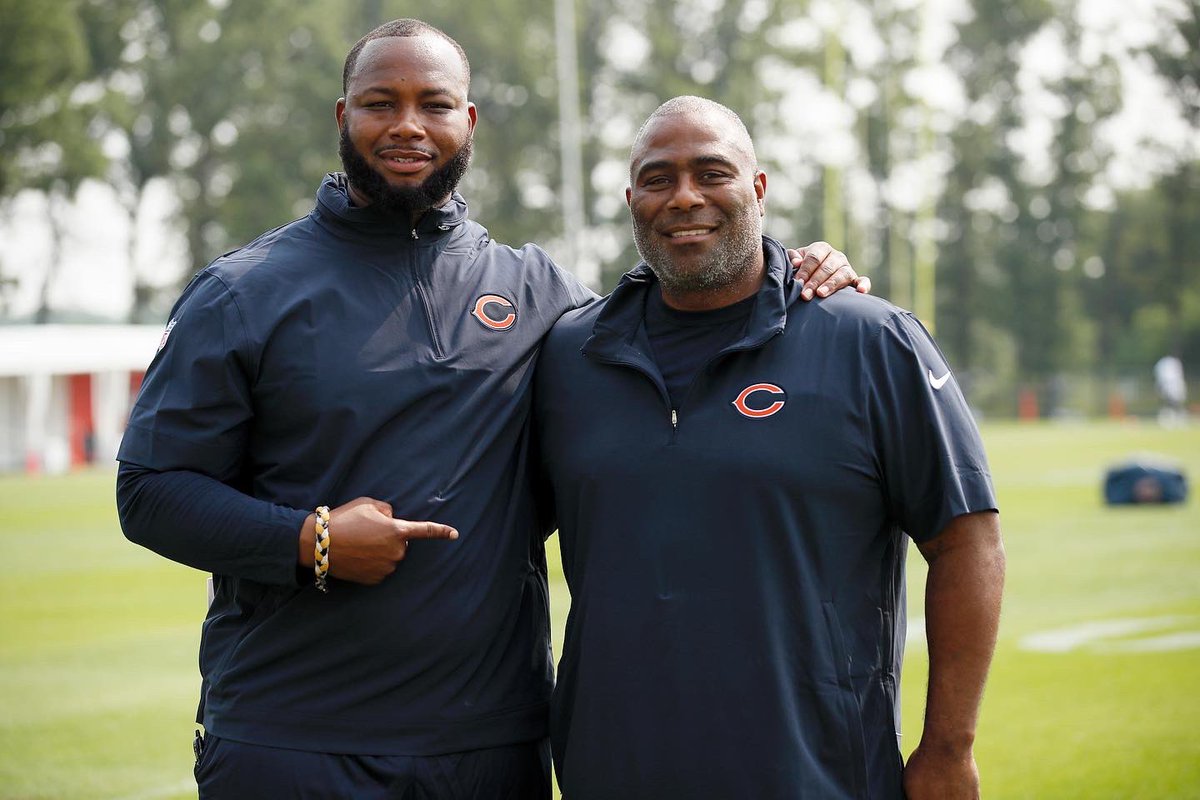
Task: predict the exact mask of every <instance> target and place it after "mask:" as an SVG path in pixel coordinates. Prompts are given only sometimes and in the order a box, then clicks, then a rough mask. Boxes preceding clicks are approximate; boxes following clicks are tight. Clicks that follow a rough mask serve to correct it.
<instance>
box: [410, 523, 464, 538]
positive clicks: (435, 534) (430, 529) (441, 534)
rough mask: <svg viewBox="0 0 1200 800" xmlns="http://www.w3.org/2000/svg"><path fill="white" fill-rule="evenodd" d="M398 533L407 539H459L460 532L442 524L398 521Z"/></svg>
mask: <svg viewBox="0 0 1200 800" xmlns="http://www.w3.org/2000/svg"><path fill="white" fill-rule="evenodd" d="M396 523H397V525H396V531H397V532H398V533H399V534H400V535H401V536H403V537H404V538H405V539H457V538H458V531H456V530H455V529H454V528H451V527H450V526H449V525H443V524H442V523H440V522H408V521H406V520H396Z"/></svg>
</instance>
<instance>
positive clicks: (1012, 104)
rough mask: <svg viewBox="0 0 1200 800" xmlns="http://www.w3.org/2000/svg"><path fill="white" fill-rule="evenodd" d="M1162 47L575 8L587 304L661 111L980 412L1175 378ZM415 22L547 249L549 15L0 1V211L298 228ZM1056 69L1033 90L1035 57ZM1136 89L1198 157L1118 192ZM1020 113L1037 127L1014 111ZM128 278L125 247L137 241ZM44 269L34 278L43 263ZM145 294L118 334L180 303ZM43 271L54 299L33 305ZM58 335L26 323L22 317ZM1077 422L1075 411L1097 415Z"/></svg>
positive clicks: (1185, 63) (229, 227)
mask: <svg viewBox="0 0 1200 800" xmlns="http://www.w3.org/2000/svg"><path fill="white" fill-rule="evenodd" d="M1164 3H1165V5H1164V8H1165V9H1167V10H1168V11H1169V12H1170V13H1163V14H1161V15H1159V19H1158V21H1157V24H1158V26H1159V29H1160V30H1159V31H1158V34H1157V35H1156V36H1155V37H1154V39H1153V42H1152V43H1150V44H1147V45H1145V46H1143V47H1140V48H1136V49H1133V50H1130V51H1128V52H1111V51H1106V50H1104V49H1103V48H1097V46H1096V44H1095V41H1094V37H1093V38H1089V33H1088V31H1087V30H1086V29H1085V28H1084V27H1083V26H1082V25H1081V22H1080V18H1079V1H1078V0H1005V2H999V1H998V0H962V2H961V3H960V4H959V6H960V7H958V8H957V9H956V10H955V16H953V17H952V18H951V19H946V18H945V9H947V8H954V5H955V4H953V3H944V2H942V3H935V2H932V0H740V1H739V2H729V1H728V0H588V1H587V2H586V3H579V2H577V3H576V5H575V22H576V47H577V49H578V59H579V63H578V74H579V81H580V83H579V85H580V91H581V98H580V99H581V103H582V108H583V114H584V135H583V142H582V146H583V160H584V175H585V177H586V179H585V186H584V187H583V191H584V196H585V208H586V219H587V231H586V242H587V244H588V248H589V252H591V253H592V254H593V256H594V257H595V258H596V259H598V260H599V261H600V262H601V264H602V265H603V276H604V288H606V289H607V288H611V286H612V285H613V284H614V283H615V281H616V279H617V278H618V277H619V275H620V274H621V273H622V272H623V271H624V270H626V269H628V268H629V267H630V266H632V265H633V264H634V263H635V261H636V260H637V256H636V252H635V251H634V249H633V245H632V238H631V236H630V235H629V231H628V216H627V211H626V208H625V204H624V198H623V189H624V187H625V185H626V183H627V170H626V160H627V156H628V147H629V145H630V143H631V142H632V139H633V136H634V133H635V132H636V130H637V127H638V125H639V124H640V122H641V121H642V120H643V119H644V118H645V116H646V115H647V114H649V112H650V111H652V110H653V109H654V108H655V107H656V106H657V105H658V103H659V102H661V101H662V100H664V99H666V98H668V97H671V96H673V95H677V94H684V93H687V94H700V95H704V96H707V97H711V98H714V99H716V100H719V101H721V102H723V103H725V104H727V105H729V106H731V107H732V108H734V109H735V110H737V111H738V112H739V113H741V114H742V116H743V118H744V119H745V120H746V122H747V124H748V126H749V127H750V129H751V132H752V133H753V135H754V137H755V142H756V145H757V147H758V150H759V153H758V155H759V158H760V162H761V164H762V167H763V169H764V170H766V171H767V173H768V176H769V183H768V222H767V227H768V231H769V232H771V233H772V234H774V235H776V236H778V237H780V238H782V239H784V240H786V241H787V242H789V243H794V244H800V243H804V242H808V241H811V240H815V239H826V240H828V241H831V242H832V243H834V245H835V246H838V247H840V248H841V249H843V250H845V251H846V252H847V253H849V254H850V256H851V259H852V261H853V262H854V263H855V265H856V266H857V268H858V270H859V271H860V272H862V273H867V274H870V275H871V276H872V277H873V278H874V279H875V285H876V292H877V293H879V294H881V295H883V296H885V297H888V298H889V299H891V300H893V301H894V302H896V303H897V304H899V305H902V306H905V307H909V308H912V309H914V310H915V311H916V312H917V313H918V315H919V316H921V318H922V319H924V320H925V321H926V323H927V324H928V325H930V326H931V327H933V328H934V329H935V332H936V334H937V336H938V340H939V342H940V344H941V345H942V347H943V349H944V350H946V351H947V355H948V356H949V357H950V359H951V362H952V363H953V364H955V366H956V368H957V370H958V373H959V375H960V380H961V381H962V382H963V383H964V384H965V385H966V386H967V388H968V392H969V394H970V395H971V397H972V400H973V401H974V402H975V403H976V404H977V405H978V406H980V407H981V408H983V409H985V410H987V411H990V412H993V413H1000V414H1005V413H1012V412H1013V411H1015V410H1016V407H1017V396H1018V390H1019V389H1022V388H1023V389H1024V390H1025V392H1024V394H1025V396H1026V398H1029V397H1033V398H1036V399H1037V400H1038V401H1039V407H1040V409H1041V412H1042V413H1052V412H1054V411H1055V409H1057V408H1058V407H1060V406H1064V405H1068V404H1072V403H1074V405H1075V406H1076V407H1079V403H1077V402H1074V401H1075V400H1076V399H1075V398H1071V397H1067V396H1065V395H1066V394H1067V393H1069V392H1070V388H1069V387H1070V385H1071V384H1069V383H1066V382H1064V380H1063V376H1066V375H1070V376H1076V377H1077V376H1081V375H1082V376H1087V377H1088V379H1089V381H1090V382H1091V385H1093V386H1094V387H1095V388H1096V389H1097V391H1094V392H1091V394H1090V399H1089V400H1087V401H1086V402H1085V403H1084V405H1085V407H1084V408H1083V409H1082V410H1084V411H1087V412H1095V411H1101V410H1103V408H1102V407H1101V406H1102V404H1103V403H1105V402H1109V400H1110V398H1112V397H1114V395H1119V392H1120V391H1121V388H1122V386H1123V385H1124V384H1123V383H1122V381H1123V380H1125V379H1126V378H1127V377H1128V376H1130V375H1138V376H1142V375H1146V374H1148V373H1149V368H1150V365H1151V364H1152V363H1153V362H1154V360H1155V359H1157V358H1158V357H1159V356H1161V355H1163V354H1164V353H1167V352H1174V353H1176V354H1178V355H1180V356H1181V357H1182V358H1183V359H1184V362H1185V364H1188V365H1189V366H1191V368H1192V369H1193V370H1195V369H1196V368H1198V367H1200V224H1198V223H1200V191H1197V190H1198V189H1200V151H1198V150H1197V147H1196V141H1197V139H1198V138H1200V137H1196V136H1195V133H1196V132H1197V130H1198V129H1200V55H1198V53H1197V42H1200V7H1198V5H1197V3H1196V2H1195V0H1178V2H1176V3H1174V4H1173V5H1172V4H1171V0H1164ZM400 16H416V17H419V18H421V19H424V20H426V21H428V22H430V23H432V24H434V25H437V26H439V27H441V28H443V29H444V30H446V31H447V32H448V33H450V34H451V35H452V36H454V37H455V38H456V39H458V41H459V42H460V43H461V44H462V45H463V47H464V48H465V50H466V51H467V53H468V55H469V56H470V58H471V62H472V67H473V83H472V87H471V93H472V100H473V101H474V102H475V103H476V104H477V105H478V107H479V116H480V125H479V127H478V128H477V131H476V149H475V159H474V165H473V167H472V169H471V171H470V172H469V174H468V178H467V180H466V182H465V184H464V187H463V191H464V194H465V195H466V196H467V198H468V200H469V202H470V203H471V206H472V210H473V213H474V216H475V217H476V218H477V219H479V220H480V221H481V222H482V223H483V224H485V225H486V226H487V227H488V228H489V229H490V230H491V232H492V234H493V236H495V237H496V238H497V239H499V240H501V241H506V242H510V243H514V244H519V243H521V242H524V241H537V242H539V243H542V244H543V245H544V246H546V247H547V249H549V250H550V251H551V252H552V253H554V252H555V251H556V250H557V249H559V247H560V246H561V244H562V243H563V241H564V232H563V230H562V222H561V219H562V217H561V215H560V214H559V213H558V208H559V197H560V196H561V192H562V187H561V185H560V179H561V175H560V156H559V142H558V127H557V114H558V105H557V92H558V84H557V81H556V80H555V69H554V64H555V57H556V52H557V51H556V43H555V18H554V0H536V2H530V1H529V0H521V2H517V1H516V0H491V2H489V3H486V4H484V3H478V4H474V3H472V4H463V3H452V2H449V1H448V0H428V1H427V2H424V3H419V4H418V3H414V2H405V1H403V0H394V1H393V0H357V1H356V2H347V1H346V0H256V2H238V0H60V1H59V2H54V3H45V2H42V0H0V211H2V209H3V204H4V203H5V202H8V201H11V199H12V198H14V197H15V196H16V195H17V193H18V192H21V191H23V190H29V189H32V190H37V191H40V192H42V193H44V195H45V196H46V198H47V202H48V205H47V207H48V209H49V211H48V217H49V219H48V223H49V226H50V229H51V231H52V236H56V237H59V239H58V240H61V234H62V232H63V228H62V226H63V225H65V221H64V219H63V211H64V210H65V207H66V205H67V204H68V203H69V201H70V199H71V198H72V197H73V196H74V194H75V192H76V191H77V190H78V188H79V186H80V185H81V183H82V182H83V181H85V180H87V179H96V180H100V181H104V182H106V183H107V184H109V185H110V186H111V187H112V188H113V190H114V192H115V196H116V197H117V198H118V203H119V205H120V207H121V210H122V211H123V213H125V214H126V215H127V216H128V218H129V219H130V220H131V221H132V222H135V223H136V221H137V220H138V219H139V215H141V214H143V213H145V211H146V208H145V195H146V190H147V187H148V186H149V185H150V184H151V183H152V182H155V181H160V182H162V181H165V182H167V183H168V184H169V185H170V187H171V188H172V190H173V193H174V195H175V196H176V197H177V198H178V202H179V213H178V219H177V222H178V227H179V230H180V232H181V234H182V236H183V238H184V239H185V240H186V247H187V252H188V258H189V262H190V263H189V264H188V266H187V268H185V269H184V271H183V274H182V275H181V276H180V280H181V281H184V280H186V279H187V277H188V276H190V275H191V273H192V272H193V271H194V270H195V269H198V268H199V267H200V266H202V265H203V264H204V263H206V262H207V261H209V260H210V259H212V258H213V257H215V256H217V255H219V254H220V253H222V252H224V251H225V250H228V249H231V248H232V247H235V246H237V245H238V244H240V243H242V242H245V241H248V240H249V239H250V238H252V237H253V236H255V235H256V234H258V233H259V232H261V231H263V230H266V229H269V228H272V227H275V226H277V225H279V224H282V223H283V222H286V221H287V220H290V219H292V218H294V217H296V216H299V215H301V214H304V213H306V212H307V211H308V209H309V208H311V204H312V196H313V193H314V190H315V188H316V186H317V184H318V182H319V181H320V179H321V176H322V175H323V174H324V173H325V172H327V171H331V170H334V169H337V168H338V167H339V164H338V161H337V156H336V130H335V126H334V121H333V103H334V100H335V99H336V98H337V97H338V96H339V95H340V93H341V83H340V78H341V66H342V60H343V58H344V56H345V52H346V50H347V49H348V48H349V46H350V45H351V44H352V43H353V42H354V41H355V40H356V39H357V38H358V37H359V36H360V35H362V34H363V33H365V32H366V31H368V30H369V29H370V28H372V27H374V26H375V25H376V24H378V23H379V22H382V21H385V20H388V19H392V18H395V17H400ZM1039 45H1041V46H1043V47H1048V48H1050V50H1052V51H1053V52H1055V53H1058V54H1059V55H1060V57H1061V63H1062V64H1063V67H1062V68H1061V69H1059V70H1058V71H1057V72H1056V73H1054V74H1052V75H1049V76H1045V75H1042V76H1039V75H1037V74H1031V58H1030V56H1029V54H1030V53H1031V52H1034V51H1035V50H1034V48H1036V47H1037V46H1039ZM1130 60H1134V61H1138V60H1140V61H1141V62H1143V63H1145V64H1147V65H1151V64H1152V65H1153V70H1154V71H1155V72H1156V73H1157V74H1158V75H1160V76H1161V78H1162V79H1163V80H1164V81H1165V82H1166V85H1168V86H1169V87H1170V89H1171V91H1172V93H1173V99H1174V102H1175V103H1177V107H1178V109H1179V111H1180V114H1181V115H1182V116H1183V118H1184V119H1185V120H1186V122H1187V123H1188V125H1189V126H1190V131H1191V133H1192V140H1191V144H1190V145H1187V146H1185V147H1182V148H1177V149H1176V150H1175V151H1172V152H1158V151H1155V152H1149V150H1148V151H1147V153H1146V154H1145V155H1146V158H1145V163H1146V172H1145V177H1144V180H1143V181H1142V182H1141V185H1140V186H1139V187H1138V188H1136V189H1126V188H1122V187H1119V186H1115V187H1114V186H1111V185H1109V182H1108V180H1107V173H1106V170H1105V166H1106V164H1107V162H1108V160H1109V159H1110V158H1111V157H1112V155H1113V154H1112V153H1110V152H1107V150H1106V146H1105V145H1104V144H1103V143H1102V137H1099V136H1098V131H1099V129H1100V126H1102V125H1103V124H1104V123H1105V121H1106V120H1107V119H1109V118H1110V117H1112V115H1114V114H1116V113H1117V112H1118V111H1119V110H1120V109H1121V107H1122V103H1123V102H1124V100H1125V98H1124V97H1123V91H1124V90H1125V84H1124V82H1123V80H1122V69H1121V68H1122V64H1123V63H1128V62H1129V61H1130ZM1036 98H1041V99H1040V100H1038V101H1037V102H1039V103H1040V107H1038V108H1035V107H1033V104H1034V102H1035V99H1036ZM131 230H132V231H133V233H131V235H130V242H129V248H130V249H129V253H130V260H131V262H132V254H133V253H134V251H135V249H136V247H137V241H136V237H137V233H136V232H137V226H136V224H135V225H132V226H131ZM53 260H54V259H53V258H52V261H53ZM154 278H155V276H147V275H141V276H137V277H135V279H134V281H133V284H134V285H133V286H132V287H131V293H132V299H131V311H130V319H132V320H138V321H149V320H158V319H161V318H162V316H163V314H164V313H165V309H166V306H167V305H169V303H170V301H171V299H172V298H173V296H174V294H175V291H174V289H171V290H170V291H166V292H164V291H162V290H161V289H159V288H157V287H158V286H159V285H160V284H161V280H154ZM53 279H54V274H53V269H51V270H50V273H49V274H48V275H47V276H46V284H45V285H46V286H47V287H48V286H49V285H50V283H51V281H52V280H53ZM47 311H48V308H47V303H45V302H43V304H42V309H41V311H40V312H39V315H40V316H41V317H42V318H44V317H45V315H46V313H47ZM1089 403H1090V405H1088V404H1089Z"/></svg>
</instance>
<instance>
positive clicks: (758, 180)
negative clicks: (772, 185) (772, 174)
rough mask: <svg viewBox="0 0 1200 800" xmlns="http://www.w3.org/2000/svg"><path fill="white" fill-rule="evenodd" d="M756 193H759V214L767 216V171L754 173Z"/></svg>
mask: <svg viewBox="0 0 1200 800" xmlns="http://www.w3.org/2000/svg"><path fill="white" fill-rule="evenodd" d="M754 193H755V194H756V195H758V214H759V216H765V215H766V213H767V173H765V172H763V171H762V170H759V171H758V172H757V173H755V175H754Z"/></svg>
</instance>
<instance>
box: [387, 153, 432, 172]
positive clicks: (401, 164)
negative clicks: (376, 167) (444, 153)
mask: <svg viewBox="0 0 1200 800" xmlns="http://www.w3.org/2000/svg"><path fill="white" fill-rule="evenodd" d="M381 158H382V160H383V164H384V166H385V167H387V169H388V170H389V171H390V172H397V173H400V174H411V173H414V172H420V171H421V170H423V169H424V168H425V165H426V164H429V163H431V162H432V161H433V156H431V155H428V154H427V153H404V154H401V155H383V156H382V157H381Z"/></svg>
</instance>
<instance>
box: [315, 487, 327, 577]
mask: <svg viewBox="0 0 1200 800" xmlns="http://www.w3.org/2000/svg"><path fill="white" fill-rule="evenodd" d="M316 514H317V524H316V526H315V530H316V548H315V550H314V552H313V574H314V575H315V576H316V579H317V580H316V583H317V588H318V589H320V590H321V591H322V592H328V591H329V585H328V584H327V583H326V581H325V578H326V576H327V575H328V574H329V506H318V507H317V511H316Z"/></svg>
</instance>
